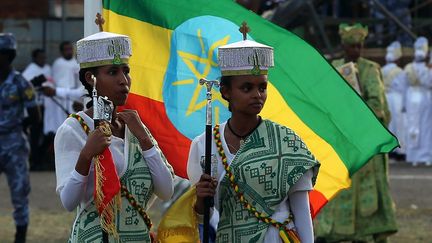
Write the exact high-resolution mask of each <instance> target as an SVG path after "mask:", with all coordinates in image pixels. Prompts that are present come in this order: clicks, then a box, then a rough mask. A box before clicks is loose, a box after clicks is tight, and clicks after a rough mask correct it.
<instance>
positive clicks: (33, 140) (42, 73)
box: [22, 49, 52, 170]
mask: <svg viewBox="0 0 432 243" xmlns="http://www.w3.org/2000/svg"><path fill="white" fill-rule="evenodd" d="M22 76H23V77H24V78H25V79H26V80H27V81H30V82H31V83H32V84H33V86H34V87H35V89H36V94H37V96H36V103H37V105H38V107H39V110H40V111H41V113H42V116H43V115H44V98H45V97H44V95H43V92H42V85H43V84H44V83H45V82H47V81H49V82H52V78H51V76H52V74H51V67H50V65H48V64H47V63H46V54H45V51H44V50H42V49H35V50H33V52H32V62H31V63H30V64H29V65H28V66H27V67H26V68H25V69H24V71H23V73H22ZM45 140H46V139H45V136H44V133H43V121H42V120H41V122H40V123H38V124H36V125H33V126H32V127H31V130H30V151H31V152H30V170H43V169H45V168H46V167H47V165H46V161H45V158H46V156H45V152H46V150H47V148H46V145H47V144H46V141H45Z"/></svg>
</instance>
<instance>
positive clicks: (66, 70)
mask: <svg viewBox="0 0 432 243" xmlns="http://www.w3.org/2000/svg"><path fill="white" fill-rule="evenodd" d="M60 53H61V57H59V58H57V59H56V60H55V61H54V63H53V66H52V74H53V75H52V77H53V80H54V82H53V83H52V85H51V86H47V87H45V89H44V94H45V95H46V96H50V97H53V99H46V100H45V109H46V110H47V112H46V113H45V114H46V116H45V117H44V124H45V126H44V133H45V134H48V133H53V134H55V133H56V131H57V129H58V127H59V126H60V125H61V124H62V123H63V121H64V120H66V118H67V116H68V114H71V113H75V112H76V110H75V109H74V106H75V107H76V106H77V104H79V103H80V104H81V106H82V99H83V96H84V94H85V89H84V86H83V85H82V84H81V82H80V81H79V77H78V72H79V65H78V63H77V61H76V59H75V58H74V57H73V46H72V44H71V43H70V42H68V41H65V42H62V43H61V44H60Z"/></svg>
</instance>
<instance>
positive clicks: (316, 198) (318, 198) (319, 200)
mask: <svg viewBox="0 0 432 243" xmlns="http://www.w3.org/2000/svg"><path fill="white" fill-rule="evenodd" d="M309 202H310V206H311V214H312V218H315V216H316V215H317V214H318V213H319V211H320V210H321V208H322V207H323V206H324V205H326V204H327V202H328V200H327V198H326V197H325V196H324V195H323V194H322V193H321V192H319V191H317V190H313V191H310V192H309Z"/></svg>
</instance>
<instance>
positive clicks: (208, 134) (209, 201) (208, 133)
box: [199, 78, 219, 243]
mask: <svg viewBox="0 0 432 243" xmlns="http://www.w3.org/2000/svg"><path fill="white" fill-rule="evenodd" d="M199 83H200V85H204V84H205V85H206V88H207V93H206V95H207V106H206V130H205V166H204V173H205V174H207V175H211V147H212V146H211V142H212V93H211V91H212V87H213V85H214V86H215V87H218V86H219V82H218V81H217V80H206V79H204V78H202V79H200V81H199ZM213 204H214V201H213V197H206V198H205V199H204V229H203V243H208V242H209V241H210V235H209V232H210V208H211V207H213Z"/></svg>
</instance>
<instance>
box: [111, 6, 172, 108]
mask: <svg viewBox="0 0 432 243" xmlns="http://www.w3.org/2000/svg"><path fill="white" fill-rule="evenodd" d="M103 15H104V18H105V25H104V28H105V29H106V30H107V31H109V32H114V33H118V34H123V35H128V36H129V37H130V38H131V40H132V57H131V59H130V60H129V64H130V65H131V66H133V68H131V74H130V75H131V78H132V87H131V93H134V94H137V95H141V96H144V97H147V98H150V99H153V100H156V101H160V102H163V98H162V90H163V81H164V76H165V72H166V69H167V67H168V62H169V58H170V45H171V43H170V41H171V34H172V30H169V29H165V28H162V27H159V26H156V25H152V24H149V23H146V22H142V21H139V20H136V19H133V18H130V17H127V16H122V15H118V14H116V13H114V12H112V11H109V10H106V9H104V10H103Z"/></svg>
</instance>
